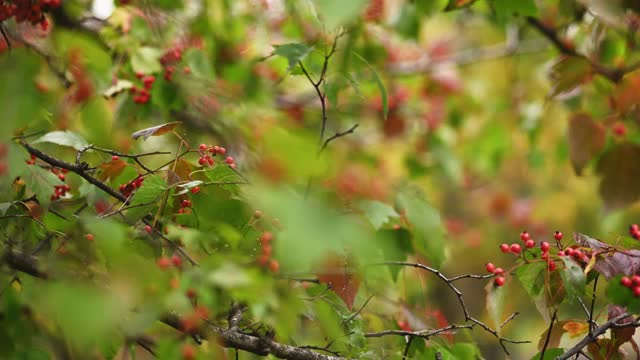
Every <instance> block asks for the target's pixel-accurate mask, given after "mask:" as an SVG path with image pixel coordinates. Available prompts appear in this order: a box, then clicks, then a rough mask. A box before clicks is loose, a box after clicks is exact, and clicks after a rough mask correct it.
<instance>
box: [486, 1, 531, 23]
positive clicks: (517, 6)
mask: <svg viewBox="0 0 640 360" xmlns="http://www.w3.org/2000/svg"><path fill="white" fill-rule="evenodd" d="M490 2H491V5H492V6H493V10H494V11H495V12H496V17H497V18H498V19H499V20H506V19H507V18H509V17H510V16H511V15H519V16H523V17H524V16H537V15H538V8H537V6H536V2H535V0H516V1H514V0H490Z"/></svg>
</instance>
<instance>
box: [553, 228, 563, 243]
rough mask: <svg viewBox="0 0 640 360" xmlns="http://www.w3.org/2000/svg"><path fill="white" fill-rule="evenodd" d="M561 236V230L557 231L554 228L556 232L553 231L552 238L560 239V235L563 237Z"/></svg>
mask: <svg viewBox="0 0 640 360" xmlns="http://www.w3.org/2000/svg"><path fill="white" fill-rule="evenodd" d="M563 236H564V235H563V234H562V232H560V231H558V230H556V232H555V233H553V238H554V239H556V240H558V241H560V240H562V237H563Z"/></svg>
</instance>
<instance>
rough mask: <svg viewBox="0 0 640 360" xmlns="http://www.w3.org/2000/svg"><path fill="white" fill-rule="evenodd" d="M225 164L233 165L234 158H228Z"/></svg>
mask: <svg viewBox="0 0 640 360" xmlns="http://www.w3.org/2000/svg"><path fill="white" fill-rule="evenodd" d="M224 162H225V163H227V164H229V165H231V164H233V157H232V156H227V158H226V159H224Z"/></svg>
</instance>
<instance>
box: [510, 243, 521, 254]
mask: <svg viewBox="0 0 640 360" xmlns="http://www.w3.org/2000/svg"><path fill="white" fill-rule="evenodd" d="M509 249H510V250H511V252H512V253H514V254H520V252H521V251H522V247H521V246H520V244H511V247H510V248H509Z"/></svg>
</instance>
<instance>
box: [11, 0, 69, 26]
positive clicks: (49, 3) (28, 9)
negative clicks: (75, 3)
mask: <svg viewBox="0 0 640 360" xmlns="http://www.w3.org/2000/svg"><path fill="white" fill-rule="evenodd" d="M61 3H62V0H12V1H7V0H3V1H2V0H0V22H2V21H5V20H7V19H10V18H12V17H13V18H15V20H16V22H18V23H21V22H25V21H28V22H30V23H31V25H36V24H40V27H41V28H42V30H45V31H46V30H47V29H48V28H49V21H48V20H47V18H46V17H45V16H44V13H45V12H48V11H51V10H54V9H56V8H58V7H60V4H61Z"/></svg>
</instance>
